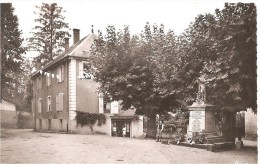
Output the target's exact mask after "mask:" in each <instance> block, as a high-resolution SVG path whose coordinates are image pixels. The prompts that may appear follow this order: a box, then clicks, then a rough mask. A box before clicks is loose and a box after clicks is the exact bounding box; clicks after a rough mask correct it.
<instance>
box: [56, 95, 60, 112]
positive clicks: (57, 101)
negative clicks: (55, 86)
mask: <svg viewBox="0 0 260 164" xmlns="http://www.w3.org/2000/svg"><path fill="white" fill-rule="evenodd" d="M56 111H60V108H59V95H56Z"/></svg>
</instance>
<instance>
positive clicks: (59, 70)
mask: <svg viewBox="0 0 260 164" xmlns="http://www.w3.org/2000/svg"><path fill="white" fill-rule="evenodd" d="M57 75H58V76H57V82H61V67H58V69H57Z"/></svg>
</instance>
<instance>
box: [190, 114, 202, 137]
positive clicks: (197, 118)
mask: <svg viewBox="0 0 260 164" xmlns="http://www.w3.org/2000/svg"><path fill="white" fill-rule="evenodd" d="M189 121H190V124H189V125H191V126H190V131H192V132H199V131H201V130H203V129H204V130H205V111H190V120H189Z"/></svg>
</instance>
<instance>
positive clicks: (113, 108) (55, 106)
mask: <svg viewBox="0 0 260 164" xmlns="http://www.w3.org/2000/svg"><path fill="white" fill-rule="evenodd" d="M96 38H97V36H96V35H95V34H94V33H91V34H89V35H88V36H86V37H84V38H83V39H81V40H80V30H79V29H73V40H74V44H73V45H72V46H71V47H69V39H68V38H65V47H64V48H65V51H64V52H63V53H62V54H60V55H58V56H57V57H56V58H54V59H53V60H52V61H51V62H50V63H48V64H47V65H46V66H43V67H41V66H40V64H39V63H38V65H37V71H36V72H34V73H33V74H32V81H33V103H32V111H33V112H34V114H35V130H36V131H65V132H74V133H83V134H84V133H85V134H86V133H91V129H90V128H89V126H83V127H81V126H77V122H76V120H75V117H76V111H83V112H88V113H102V114H104V115H105V116H106V124H104V125H102V126H97V125H96V124H95V125H94V127H93V130H94V132H100V133H105V134H107V135H111V134H112V132H111V130H112V125H114V124H115V125H116V126H117V130H118V134H119V136H120V135H121V133H122V128H123V125H126V128H127V129H126V131H127V136H128V137H139V136H142V135H143V116H138V119H136V117H135V116H134V114H135V110H132V109H129V110H127V111H123V110H121V106H120V104H119V103H118V102H116V101H114V102H111V103H106V101H104V98H103V96H102V94H101V93H98V90H97V88H98V87H99V84H98V83H97V82H95V81H94V80H93V76H92V75H91V74H89V73H88V68H89V66H90V55H91V53H90V50H91V45H92V44H93V42H94V40H95V39H96Z"/></svg>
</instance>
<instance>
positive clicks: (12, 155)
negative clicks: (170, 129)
mask: <svg viewBox="0 0 260 164" xmlns="http://www.w3.org/2000/svg"><path fill="white" fill-rule="evenodd" d="M245 143H246V142H245ZM249 143H250V144H251V146H252V145H253V146H254V145H255V142H249ZM1 163H118V164H120V163H172V164H183V163H184V164H185V163H234V164H245V163H247V164H249V163H257V150H256V149H254V148H250V147H249V148H246V149H245V150H241V151H236V150H232V151H223V152H217V153H214V152H210V151H207V150H204V149H196V148H189V147H182V146H176V145H165V144H161V143H159V142H155V141H154V140H150V139H149V140H148V139H143V140H141V139H134V138H115V137H109V136H104V135H76V134H55V133H36V132H33V131H32V130H1Z"/></svg>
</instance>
